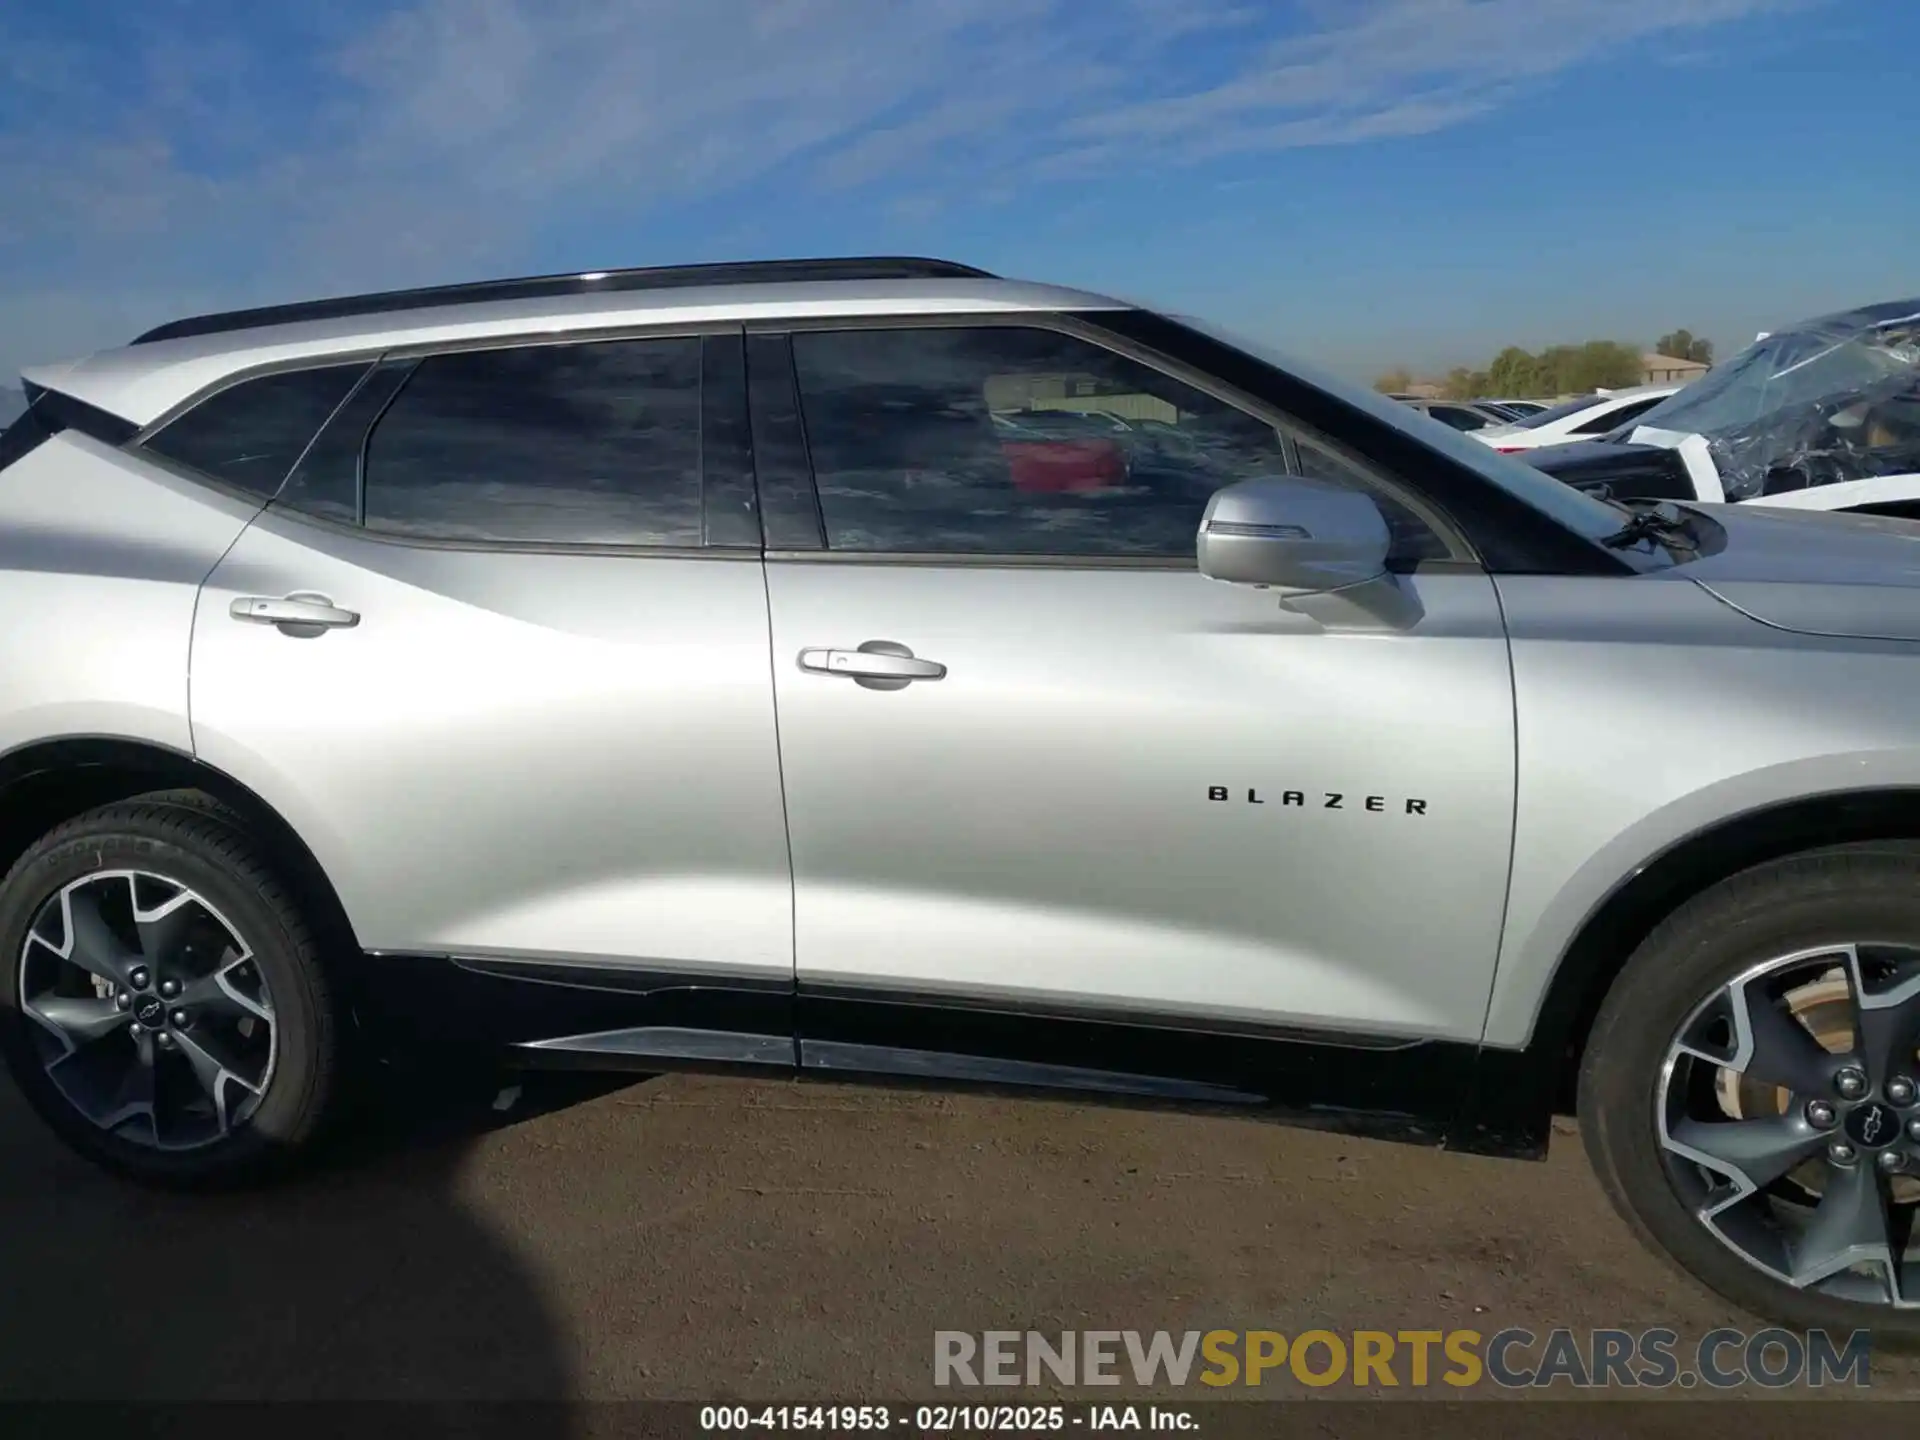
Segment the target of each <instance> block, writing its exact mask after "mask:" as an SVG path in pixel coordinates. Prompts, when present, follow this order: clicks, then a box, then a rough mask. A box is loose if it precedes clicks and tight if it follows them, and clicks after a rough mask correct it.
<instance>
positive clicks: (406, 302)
mask: <svg viewBox="0 0 1920 1440" xmlns="http://www.w3.org/2000/svg"><path fill="white" fill-rule="evenodd" d="M994 278H995V277H994V276H992V275H990V274H988V272H986V271H985V270H976V269H974V268H973V266H971V265H961V264H959V263H957V262H955V261H952V260H927V259H922V258H920V257H917V256H909V255H899V256H872V257H866V258H853V259H827V260H742V261H730V262H726V263H722V264H717V265H660V266H653V267H651V268H646V269H632V270H588V271H583V272H580V273H577V274H572V275H530V276H526V277H524V278H522V279H518V280H482V281H480V282H478V283H476V284H471V285H430V286H427V287H426V288H424V289H419V290H382V291H378V292H376V293H374V294H370V295H342V296H339V297H337V298H335V299H332V300H306V301H301V302H298V303H296V304H292V305H266V306H262V307H260V308H258V309H254V310H227V311H223V312H221V313H219V314H215V315H195V316H191V317H189V318H187V319H185V320H171V321H168V322H167V323H166V324H165V325H156V326H155V327H154V328H153V329H151V330H149V331H147V332H146V333H145V334H142V335H138V336H135V337H134V340H133V342H132V343H133V344H135V345H145V344H148V343H150V342H152V341H155V340H180V339H184V338H186V337H187V336H190V335H219V334H222V333H224V332H227V331H231V330H251V329H253V328H255V327H256V326H260V325H289V324H293V323H295V322H297V321H301V320H338V319H344V318H346V317H348V316H353V315H384V314H388V313H390V312H392V311H395V310H421V309H427V308H430V307H432V306H436V305H475V304H480V303H483V302H485V301H489V300H533V299H542V300H544V299H550V298H552V297H554V296H559V295H593V294H599V293H601V292H604V291H618V290H673V289H681V288H685V287H688V286H694V285H767V284H777V283H780V282H782V281H786V282H796V281H806V280H938V279H947V280H991V279H994Z"/></svg>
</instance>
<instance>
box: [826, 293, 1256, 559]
mask: <svg viewBox="0 0 1920 1440" xmlns="http://www.w3.org/2000/svg"><path fill="white" fill-rule="evenodd" d="M793 357H794V368H795V371H796V374H797V377H798V381H799V390H800V402H801V409H802V412H803V415H804V419H805V424H806V432H807V439H808V443H809V447H810V449H811V452H812V459H813V468H814V474H815V478H816V481H817V483H818V486H819V493H820V511H821V518H822V520H823V521H824V523H825V527H826V540H827V546H828V548H829V549H832V550H842V551H856V552H862V551H863V552H880V553H888V552H891V553H917V554H951V555H1053V556H1063V557H1071V556H1087V557H1099V556H1112V557H1138V558H1146V559H1167V560H1185V561H1188V562H1191V561H1192V559H1193V555H1194V539H1195V535H1196V532H1197V531H1198V529H1199V524H1200V516H1201V513H1202V512H1203V511H1204V510H1205V508H1206V504H1207V501H1208V499H1209V498H1210V497H1211V496H1212V494H1213V492H1214V491H1216V490H1218V489H1220V488H1221V487H1222V486H1224V485H1230V484H1233V483H1234V482H1236V481H1239V480H1245V479H1251V478H1255V477H1258V476H1268V475H1271V476H1280V475H1286V474H1289V473H1291V469H1290V465H1289V458H1288V450H1287V446H1286V444H1285V442H1284V440H1283V438H1282V436H1281V435H1280V433H1279V432H1278V431H1277V430H1276V429H1275V428H1274V426H1273V425H1271V424H1269V423H1267V422H1266V421H1263V420H1260V419H1258V418H1256V417H1254V416H1252V415H1249V414H1247V413H1246V412H1245V411H1242V410H1239V409H1237V408H1235V407H1234V406H1232V405H1229V404H1227V403H1226V402H1224V401H1222V400H1219V399H1216V398H1215V397H1213V396H1211V395H1209V394H1207V393H1205V392H1204V391H1201V390H1199V389H1196V388H1195V387H1193V386H1191V385H1188V384H1186V383H1184V382H1182V381H1179V380H1176V379H1174V378H1173V377H1171V376H1169V375H1166V374H1164V373H1162V372H1160V371H1158V370H1155V369H1154V368H1152V367H1151V366H1148V365H1144V364H1141V363H1140V362H1138V361H1135V360H1131V359H1128V358H1127V357H1125V356H1122V355H1118V354H1115V353H1114V352H1112V351H1109V350H1106V349H1104V348H1102V347H1100V346H1098V345H1094V344H1092V343H1091V342H1089V341H1086V340H1082V339H1079V338H1077V337H1074V336H1070V335H1064V334H1060V333H1057V332H1054V331H1051V330H1042V329H1037V328H1024V327H1015V326H979V327H959V326H952V327H928V328H925V329H909V328H900V329H880V330H835V331H813V332H803V333H800V334H796V335H795V336H794V337H793Z"/></svg>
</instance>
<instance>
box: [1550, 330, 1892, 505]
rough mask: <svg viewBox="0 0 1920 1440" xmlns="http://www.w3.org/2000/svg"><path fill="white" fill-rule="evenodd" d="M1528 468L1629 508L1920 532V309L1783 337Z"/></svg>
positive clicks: (1760, 343)
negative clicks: (1601, 435)
mask: <svg viewBox="0 0 1920 1440" xmlns="http://www.w3.org/2000/svg"><path fill="white" fill-rule="evenodd" d="M1527 461H1528V463H1529V464H1531V465H1534V466H1536V467H1537V468H1539V469H1541V470H1545V471H1546V472H1547V473H1548V474H1550V475H1553V476H1554V477H1556V478H1557V479H1560V480H1563V481H1565V482H1566V483H1567V484H1569V485H1573V486H1575V487H1577V488H1579V489H1583V490H1590V491H1594V492H1597V493H1600V494H1602V495H1610V496H1613V497H1614V498H1616V499H1642V500H1676V501H1682V502H1693V501H1707V502H1711V503H1721V502H1730V501H1731V502H1749V503H1752V504H1756V505H1770V506H1779V507H1783V508H1786V509H1792V510H1851V511H1855V512H1859V513H1864V514H1870V515H1893V516H1898V517H1900V518H1902V519H1908V520H1913V519H1920V298H1914V299H1908V300H1894V301H1890V302H1887V303H1885V304H1879V305H1865V306H1862V307H1860V308H1859V309H1857V310H1849V311H1845V312H1843V313H1841V314H1838V315H1826V316H1822V317H1821V318H1820V319H1818V320H1808V321H1805V322H1803V323H1802V324H1799V325H1795V326H1791V327H1789V328H1787V329H1784V330H1774V331H1770V332H1768V333H1767V334H1765V335H1763V336H1762V337H1761V338H1760V339H1759V340H1757V341H1755V342H1754V343H1753V344H1752V345H1749V346H1748V347H1747V348H1746V349H1745V350H1743V351H1741V352H1740V353H1739V354H1738V355H1736V356H1734V357H1733V358H1732V359H1731V360H1728V361H1726V362H1725V363H1723V364H1721V365H1719V366H1717V367H1716V368H1715V369H1714V371H1713V373H1712V374H1710V375H1707V376H1705V377H1703V378H1702V379H1700V380H1696V381H1695V382H1694V383H1693V384H1691V385H1689V386H1687V388H1686V389H1685V390H1684V391H1683V392H1681V393H1680V394H1678V395H1676V396H1674V397H1673V398H1672V399H1671V400H1668V401H1666V402H1664V403H1663V404H1661V405H1658V406H1656V407H1655V408H1654V409H1652V410H1649V411H1647V412H1646V413H1645V414H1644V415H1642V416H1641V417H1640V419H1639V420H1638V421H1636V422H1635V423H1634V424H1632V425H1630V426H1627V427H1625V428H1623V429H1619V430H1616V431H1614V432H1613V433H1612V434H1610V435H1609V436H1608V437H1607V438H1606V439H1605V440H1602V441H1598V442H1594V443H1591V444H1585V445H1561V446H1556V447H1555V448H1553V449H1551V450H1545V451H1539V452H1536V453H1534V454H1529V455H1528V456H1527Z"/></svg>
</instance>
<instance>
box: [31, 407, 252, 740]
mask: <svg viewBox="0 0 1920 1440" xmlns="http://www.w3.org/2000/svg"><path fill="white" fill-rule="evenodd" d="M253 509H254V507H250V506H248V505H246V504H244V503H243V502H240V501H236V500H233V499H230V498H228V497H226V496H223V495H220V494H217V493H215V492H213V491H211V490H207V489H204V488H202V487H200V486H197V485H193V484H191V483H188V482H184V481H180V480H177V479H175V478H174V477H172V476H171V475H168V474H165V473H164V472H161V471H158V470H157V469H156V468H155V467H153V466H149V465H146V464H143V463H142V462H140V461H138V460H135V459H133V458H131V457H129V456H127V455H125V454H123V453H121V452H120V451H118V450H116V449H115V448H113V447H112V446H110V445H104V444H101V443H100V442H99V441H97V440H93V439H91V438H89V437H87V436H84V435H79V434H76V433H73V432H67V433H63V434H60V435H56V436H54V437H53V438H52V439H50V440H47V441H45V442H44V443H42V444H40V445H38V446H36V447H35V448H34V449H33V450H32V451H31V452H29V453H28V454H27V455H25V456H24V457H23V458H21V459H20V460H19V461H18V462H17V463H16V464H14V465H13V466H11V467H9V468H8V470H7V472H6V475H5V477H4V479H0V606H4V608H5V611H6V613H7V614H8V615H9V616H10V617H12V621H11V623H9V624H8V625H6V626H5V627H4V628H0V694H4V696H5V704H4V705H0V753H4V752H8V751H12V750H15V749H17V748H18V747H20V746H23V745H27V744H30V743H32V742H35V741H43V740H49V739H66V738H82V737H84V738H89V739H95V738H112V739H127V740H139V741H146V742H150V743H152V744H156V745H163V746H166V747H168V748H170V749H173V750H177V751H180V752H182V753H186V752H189V751H191V750H192V748H193V738H192V732H191V729H190V727H189V726H188V723H187V652H188V645H189V643H190V640H191V637H192V634H193V613H194V605H195V600H196V597H197V595H198V592H199V589H200V582H201V581H202V580H204V579H205V578H206V575H207V572H208V571H210V570H212V569H213V567H214V565H215V564H216V563H217V562H218V560H219V559H220V556H221V554H222V553H223V552H224V551H225V550H226V548H227V547H228V546H229V545H231V544H232V543H233V539H234V537H235V536H236V535H238V534H239V533H240V531H241V530H242V529H243V528H244V527H245V525H246V523H247V521H248V520H249V519H250V518H251V516H252V514H253Z"/></svg>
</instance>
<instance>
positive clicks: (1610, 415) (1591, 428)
mask: <svg viewBox="0 0 1920 1440" xmlns="http://www.w3.org/2000/svg"><path fill="white" fill-rule="evenodd" d="M1665 398H1666V397H1665V396H1664V395H1655V396H1653V397H1652V398H1651V399H1647V400H1635V401H1634V402H1633V403H1632V404H1631V405H1622V406H1620V407H1619V408H1617V409H1614V410H1609V411H1607V412H1606V413H1604V414H1601V415H1596V416H1594V417H1593V419H1591V420H1589V421H1587V422H1586V423H1585V424H1582V425H1576V426H1574V427H1573V433H1574V434H1575V435H1604V434H1606V433H1607V432H1608V431H1609V430H1617V429H1619V428H1620V427H1621V426H1622V425H1626V424H1629V423H1631V422H1632V421H1633V420H1634V419H1635V418H1636V417H1638V416H1641V415H1644V414H1646V413H1647V411H1649V410H1651V409H1652V408H1653V407H1654V406H1656V405H1658V404H1659V403H1660V402H1661V401H1662V400H1664V399H1665Z"/></svg>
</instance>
